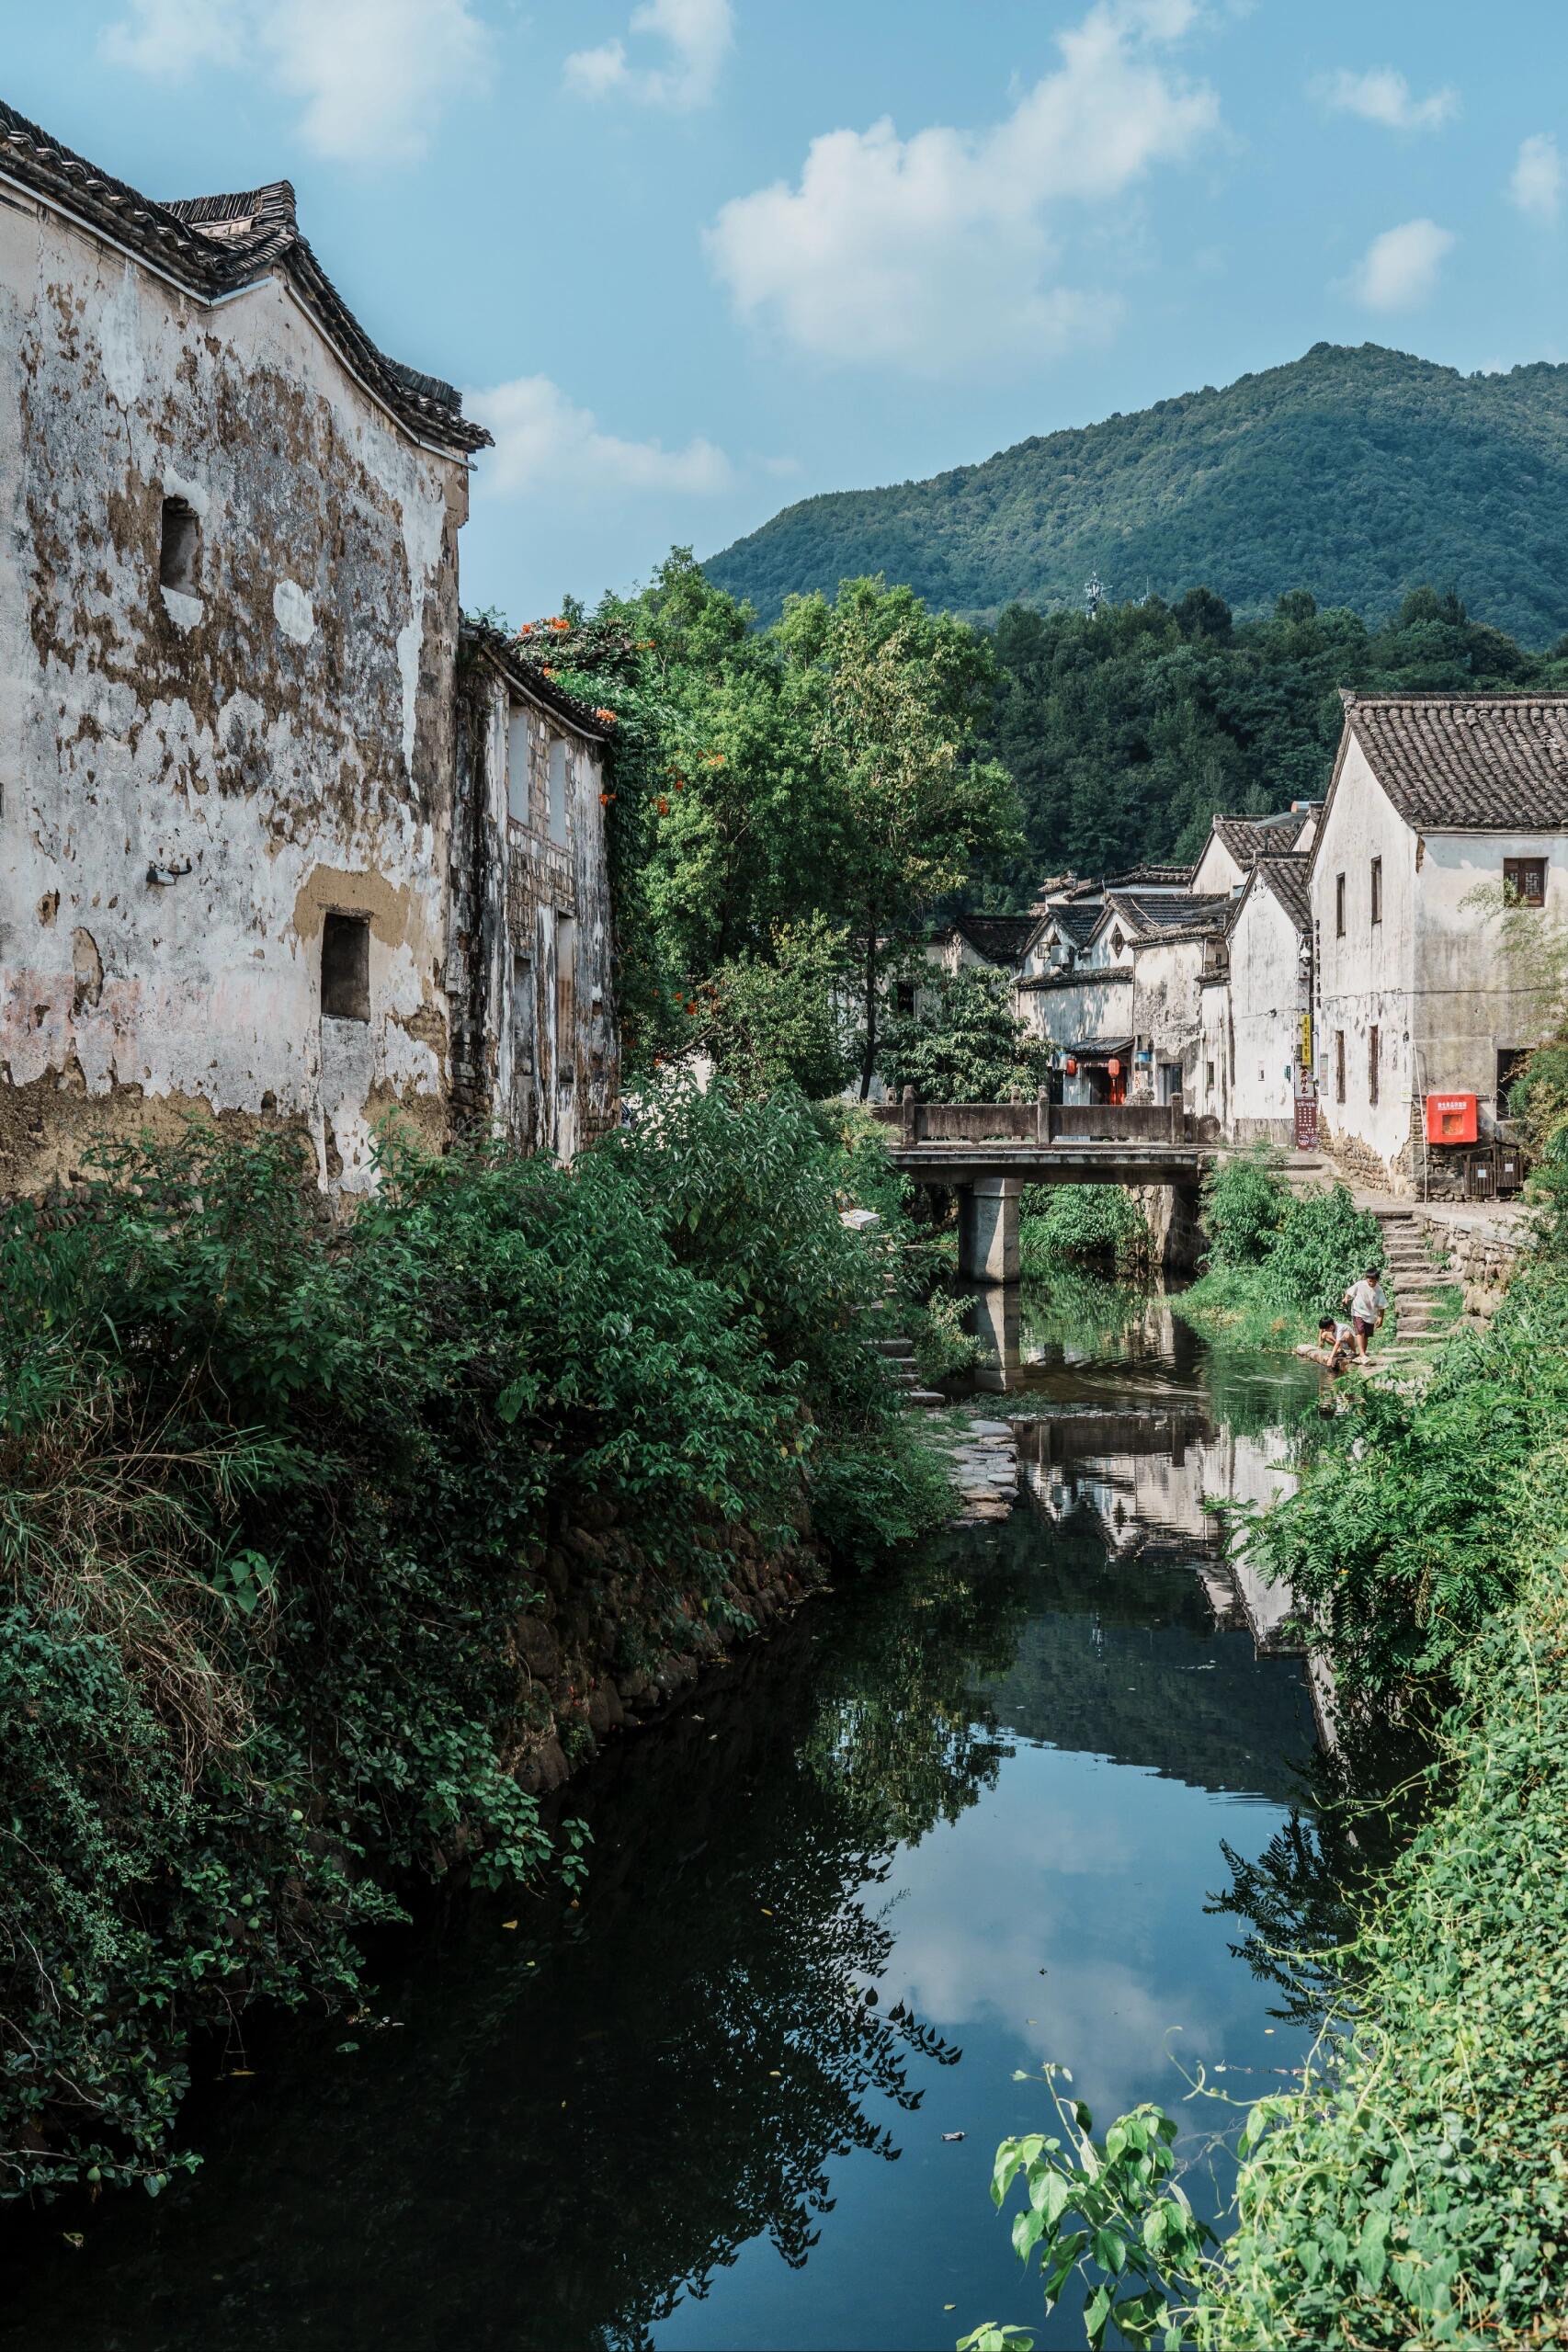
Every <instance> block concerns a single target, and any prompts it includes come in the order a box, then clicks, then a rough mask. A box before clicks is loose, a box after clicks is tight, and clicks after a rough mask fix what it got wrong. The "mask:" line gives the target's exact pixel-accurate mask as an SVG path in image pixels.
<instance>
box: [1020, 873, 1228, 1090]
mask: <svg viewBox="0 0 1568 2352" xmlns="http://www.w3.org/2000/svg"><path fill="white" fill-rule="evenodd" d="M1145 870H1146V869H1145ZM1157 872H1158V875H1159V879H1158V880H1157V881H1143V880H1142V875H1140V876H1138V877H1128V878H1126V880H1127V881H1129V882H1130V883H1133V884H1134V885H1135V886H1133V887H1123V886H1122V879H1123V878H1120V877H1119V878H1118V880H1117V881H1116V882H1114V883H1109V884H1107V885H1106V886H1105V888H1104V892H1103V896H1102V899H1101V902H1100V903H1099V904H1098V905H1097V906H1096V908H1094V909H1093V919H1092V922H1088V923H1087V924H1086V925H1085V915H1087V914H1088V913H1089V911H1090V910H1088V909H1086V908H1085V907H1084V905H1083V902H1082V901H1077V902H1074V903H1073V905H1072V914H1071V916H1070V917H1069V922H1064V921H1063V919H1062V918H1063V914H1064V912H1065V910H1063V909H1056V910H1053V911H1052V915H1050V916H1048V917H1046V918H1044V923H1045V926H1048V928H1049V930H1050V932H1051V936H1052V937H1053V942H1059V943H1060V947H1059V950H1058V948H1057V947H1056V946H1055V945H1054V944H1053V947H1052V949H1051V955H1052V960H1051V961H1048V962H1046V963H1045V964H1044V967H1043V968H1042V969H1038V970H1035V971H1029V972H1027V973H1026V974H1025V976H1024V977H1022V978H1021V979H1020V980H1019V983H1018V987H1017V1001H1018V1007H1019V1011H1020V1014H1021V1016H1022V1017H1023V1018H1024V1019H1025V1020H1026V1021H1027V1022H1028V1026H1029V1027H1030V1028H1032V1029H1033V1030H1034V1031H1035V1033H1036V1034H1037V1035H1038V1036H1040V1037H1044V1038H1046V1039H1048V1040H1050V1041H1051V1045H1052V1046H1053V1047H1054V1049H1055V1053H1056V1059H1057V1062H1058V1064H1059V1067H1060V1071H1061V1076H1062V1101H1063V1102H1066V1103H1094V1102H1103V1103H1109V1104H1115V1103H1119V1102H1136V1101H1150V1102H1153V1101H1159V1102H1169V1101H1171V1100H1172V1099H1173V1098H1174V1097H1175V1096H1176V1095H1178V1094H1181V1095H1184V1097H1185V1092H1186V1089H1187V1087H1188V1086H1189V1085H1191V1084H1192V1081H1193V1078H1194V1075H1195V1071H1196V1064H1197V1060H1198V1050H1199V1039H1200V1036H1201V1016H1200V1009H1199V973H1200V971H1201V969H1202V964H1203V957H1204V951H1205V948H1204V943H1205V940H1206V938H1207V937H1208V935H1209V934H1210V932H1211V931H1212V930H1213V929H1215V928H1216V927H1217V926H1218V925H1219V923H1220V921H1221V919H1222V915H1223V912H1224V909H1225V906H1226V904H1227V902H1226V900H1225V899H1223V898H1221V897H1218V896H1214V897H1205V898H1201V899H1200V898H1197V897H1195V896H1194V895H1193V894H1192V892H1189V891H1188V890H1187V889H1186V887H1185V886H1184V885H1185V881H1186V872H1185V869H1179V868H1161V869H1157ZM1069 923H1071V925H1072V929H1070V928H1069ZM1082 928H1086V932H1087V936H1086V937H1083V938H1082V939H1081V940H1080V939H1078V938H1075V937H1073V935H1072V932H1073V929H1082ZM1043 936H1045V934H1044V933H1043V932H1042V937H1043ZM1058 954H1059V960H1057V958H1058Z"/></svg>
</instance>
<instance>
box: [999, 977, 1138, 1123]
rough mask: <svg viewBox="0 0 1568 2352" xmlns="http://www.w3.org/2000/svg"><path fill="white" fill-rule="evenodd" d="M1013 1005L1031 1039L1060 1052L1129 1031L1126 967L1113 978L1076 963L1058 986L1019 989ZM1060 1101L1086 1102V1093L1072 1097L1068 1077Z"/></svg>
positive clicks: (1129, 990)
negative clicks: (1041, 1040)
mask: <svg viewBox="0 0 1568 2352" xmlns="http://www.w3.org/2000/svg"><path fill="white" fill-rule="evenodd" d="M1017 1001H1018V1006H1019V1010H1020V1012H1021V1013H1022V1015H1023V1017H1024V1018H1025V1019H1026V1020H1027V1021H1028V1024H1029V1027H1030V1028H1032V1029H1033V1031H1034V1033H1035V1035H1036V1036H1037V1037H1042V1038H1046V1039H1048V1040H1050V1041H1051V1044H1052V1045H1055V1046H1057V1047H1059V1048H1061V1049H1062V1050H1063V1051H1065V1050H1066V1048H1068V1047H1069V1046H1073V1045H1077V1044H1080V1043H1082V1042H1084V1041H1085V1040H1092V1039H1095V1038H1120V1037H1129V1036H1131V1033H1132V975H1131V970H1130V969H1127V968H1124V970H1123V971H1121V972H1119V973H1117V974H1116V975H1114V976H1113V975H1112V974H1111V973H1109V972H1107V971H1099V972H1096V971H1089V970H1086V969H1085V967H1084V966H1082V965H1080V966H1079V968H1078V970H1077V971H1075V972H1074V974H1073V976H1072V978H1071V980H1070V981H1068V982H1067V983H1065V984H1063V985H1053V986H1051V987H1046V988H1038V987H1037V988H1020V989H1019V991H1018V1000H1017ZM1065 1099H1066V1100H1067V1101H1068V1102H1078V1101H1084V1102H1086V1101H1087V1100H1088V1099H1089V1096H1088V1094H1087V1091H1086V1090H1085V1091H1082V1092H1077V1093H1075V1092H1074V1081H1073V1080H1072V1079H1069V1080H1068V1081H1067V1092H1066V1096H1065Z"/></svg>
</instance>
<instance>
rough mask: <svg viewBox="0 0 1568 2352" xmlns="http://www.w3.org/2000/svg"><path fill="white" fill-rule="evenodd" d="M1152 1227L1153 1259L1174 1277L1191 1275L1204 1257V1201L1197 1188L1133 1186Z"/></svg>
mask: <svg viewBox="0 0 1568 2352" xmlns="http://www.w3.org/2000/svg"><path fill="white" fill-rule="evenodd" d="M1128 1189H1129V1190H1130V1191H1131V1195H1132V1198H1133V1199H1134V1200H1135V1201H1136V1202H1137V1204H1138V1206H1139V1208H1140V1209H1141V1210H1142V1212H1143V1216H1144V1219H1145V1221H1146V1222H1147V1224H1148V1227H1149V1235H1150V1256H1151V1257H1152V1258H1153V1262H1154V1264H1155V1265H1156V1266H1163V1267H1166V1268H1167V1269H1168V1270H1169V1271H1170V1272H1171V1273H1174V1274H1189V1273H1191V1271H1192V1269H1193V1268H1194V1267H1196V1265H1197V1264H1198V1261H1199V1257H1200V1256H1202V1253H1203V1245H1204V1244H1203V1230H1202V1228H1201V1226H1200V1225H1199V1221H1198V1217H1199V1209H1200V1208H1201V1206H1202V1199H1201V1196H1200V1193H1199V1187H1198V1186H1197V1185H1195V1184H1190V1185H1187V1184H1135V1185H1131V1186H1129V1187H1128Z"/></svg>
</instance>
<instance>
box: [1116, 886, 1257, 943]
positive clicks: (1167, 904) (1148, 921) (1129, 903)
mask: <svg viewBox="0 0 1568 2352" xmlns="http://www.w3.org/2000/svg"><path fill="white" fill-rule="evenodd" d="M1230 905H1231V899H1230V894H1229V892H1226V893H1224V894H1223V895H1206V896H1204V897H1202V898H1195V897H1194V896H1192V894H1191V893H1190V892H1187V891H1171V892H1142V891H1112V892H1111V893H1110V895H1109V897H1108V899H1107V901H1106V912H1107V914H1110V913H1112V912H1114V913H1115V914H1116V915H1118V916H1119V919H1120V921H1121V923H1122V924H1123V926H1124V927H1125V928H1126V929H1127V930H1128V931H1130V932H1131V934H1132V936H1133V937H1135V938H1136V937H1149V936H1152V935H1153V934H1154V933H1156V932H1172V931H1203V930H1212V929H1215V928H1217V927H1218V926H1219V925H1220V924H1221V923H1222V922H1223V920H1224V918H1225V915H1226V914H1227V913H1228V912H1229V909H1230Z"/></svg>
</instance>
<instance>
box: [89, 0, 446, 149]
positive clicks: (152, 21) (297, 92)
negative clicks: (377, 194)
mask: <svg viewBox="0 0 1568 2352" xmlns="http://www.w3.org/2000/svg"><path fill="white" fill-rule="evenodd" d="M101 45H102V49H103V53H104V55H105V56H106V57H107V58H108V59H109V61H110V62H112V63H114V64H118V65H128V66H131V67H132V68H134V70H135V71H137V72H138V73H142V74H154V75H157V76H158V77H160V78H162V79H165V80H176V79H182V78H184V77H185V76H186V75H187V74H189V73H191V72H192V71H193V70H194V69H195V68H196V67H198V66H201V65H221V66H227V67H230V68H234V69H244V70H246V71H249V72H257V71H259V72H260V73H262V74H265V75H266V76H267V79H268V80H270V81H271V82H272V83H274V84H275V85H277V87H278V88H279V89H281V90H283V91H285V92H286V93H287V94H288V95H289V96H290V97H293V98H297V99H298V100H300V102H301V119H300V129H301V136H302V137H303V138H304V140H305V142H306V143H307V144H308V145H309V146H311V147H312V148H313V149H314V150H315V152H316V153H318V154H321V155H327V156H331V157H332V158H333V159H334V160H335V161H337V162H341V163H381V162H394V163H406V162H408V161H409V160H410V159H411V158H413V157H415V156H417V155H421V154H423V153H424V152H425V150H426V146H427V144H428V143H429V134H430V131H431V128H432V126H433V120H434V118H435V117H436V116H437V114H438V113H439V112H440V110H441V108H442V107H443V106H444V105H445V104H446V102H447V101H448V100H449V99H451V98H454V97H460V95H462V94H463V93H464V92H466V91H470V90H473V89H476V88H478V86H479V85H480V83H481V80H482V76H483V68H484V65H485V63H486V62H487V60H488V57H489V53H490V37H489V34H488V33H487V32H486V30H485V28H484V26H483V24H482V23H481V22H480V19H479V17H477V16H476V15H475V13H474V10H473V7H472V6H471V0H129V13H128V14H127V16H125V17H123V18H121V19H120V20H119V22H118V23H116V24H112V25H110V26H108V28H107V29H106V31H105V33H104V36H103V40H102V44H101Z"/></svg>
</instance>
